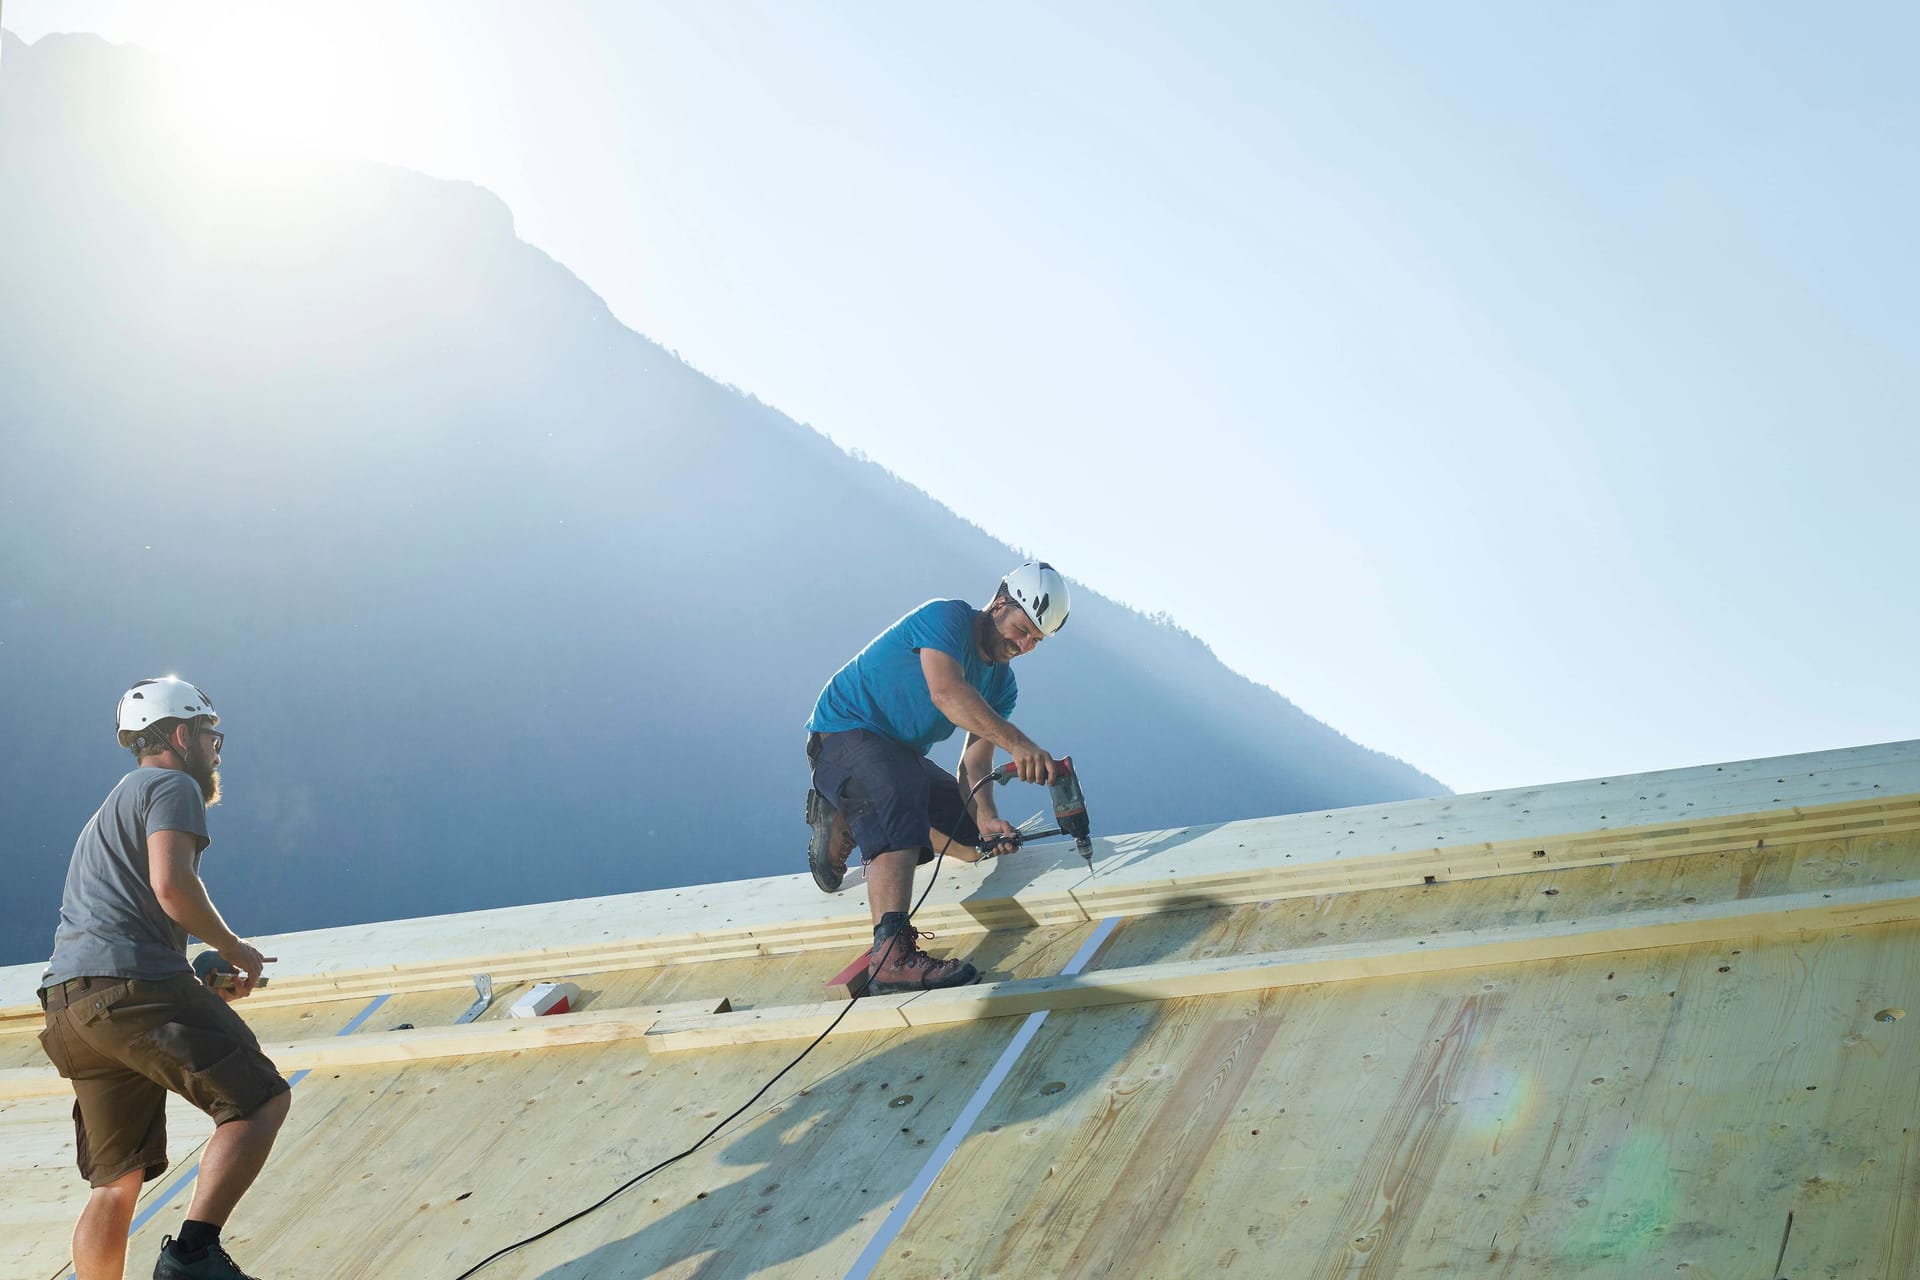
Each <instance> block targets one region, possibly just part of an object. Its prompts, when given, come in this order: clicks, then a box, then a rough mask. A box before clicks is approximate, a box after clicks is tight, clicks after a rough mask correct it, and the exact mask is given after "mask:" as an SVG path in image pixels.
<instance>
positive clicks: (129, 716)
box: [113, 676, 220, 747]
mask: <svg viewBox="0 0 1920 1280" xmlns="http://www.w3.org/2000/svg"><path fill="white" fill-rule="evenodd" d="M196 716H206V717H208V718H209V719H210V720H212V721H213V723H215V724H219V723H220V713H219V712H218V711H215V710H214V709H213V699H211V698H209V697H208V696H207V695H206V694H204V693H202V692H201V691H200V688H199V686H198V685H192V684H188V683H187V682H186V681H185V680H182V679H181V678H180V677H179V676H156V677H154V678H153V679H151V680H142V681H140V683H138V684H136V685H134V686H133V688H131V689H129V690H127V691H126V692H125V693H123V694H121V695H120V706H119V707H118V709H116V710H115V712H114V716H113V719H114V727H115V728H116V729H118V730H119V731H120V745H121V746H123V747H131V746H132V745H133V742H134V739H135V738H137V737H139V736H140V733H141V731H142V730H143V729H145V728H146V727H147V726H148V725H150V724H154V723H156V722H158V721H161V720H192V719H194V718H195V717H196Z"/></svg>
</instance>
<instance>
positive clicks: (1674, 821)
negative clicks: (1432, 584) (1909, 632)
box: [0, 742, 1920, 1030]
mask: <svg viewBox="0 0 1920 1280" xmlns="http://www.w3.org/2000/svg"><path fill="white" fill-rule="evenodd" d="M1915 829H1920V742H1902V743H1891V744H1886V745H1883V746H1875V747H1860V748H1852V749H1848V750H1844V751H1830V752H1820V753H1815V754H1810V755H1803V756H1788V757H1779V758H1775V759H1769V760H1758V761H1743V762H1738V763H1733V764H1726V765H1707V766H1702V767H1700V768H1695V769H1679V770H1669V771H1664V772H1660V773H1650V774H1640V775H1628V776H1623V777H1618V778H1605V779H1596V780H1592V781H1588V782H1574V783H1562V784H1557V785H1554V786H1550V787H1537V788H1522V789H1516V790H1511V791H1500V792H1486V793H1479V794H1476V795H1470V796H1449V797H1443V798H1441V799H1437V800H1422V801H1405V802H1399V803H1395V804H1386V805H1372V806H1364V807H1360V808H1354V809H1344V810H1337V811H1333V812H1328V813H1316V814H1296V815H1291V816H1288V817H1283V818H1273V819H1263V820H1259V821H1253V822H1239V823H1229V824H1226V825H1224V826H1219V827H1213V828H1206V829H1197V830H1180V831H1171V832H1149V833H1142V834H1138V835H1131V836H1121V837H1117V838H1114V839H1110V840H1102V841H1099V842H1098V846H1099V850H1100V852H1099V855H1098V856H1099V865H1098V871H1097V874H1095V875H1092V876H1088V875H1086V874H1085V871H1084V868H1083V867H1082V864H1081V863H1080V861H1079V860H1078V859H1077V858H1075V857H1074V856H1073V855H1072V854H1071V853H1070V852H1067V851H1065V850H1063V849H1061V848H1060V847H1058V846H1054V847H1051V848H1050V847H1048V846H1038V847H1036V848H1033V849H1030V850H1026V851H1023V852H1022V853H1020V854H1019V855H1017V856H1016V857H1014V858H1013V859H1009V860H991V861H988V862H986V863H982V864H977V865H972V866H968V865H965V864H954V863H952V862H949V863H947V864H945V865H944V866H943V869H942V874H941V877H940V884H939V885H938V886H937V887H936V889H935V891H934V893H933V895H932V896H931V898H930V899H929V901H928V904H927V906H926V907H925V908H924V909H923V911H922V913H921V915H920V916H919V917H918V921H919V923H920V924H922V925H923V926H924V927H928V928H932V929H934V930H937V931H940V932H942V933H946V934H967V933H974V934H977V933H980V932H983V931H992V930H996V929H1024V928H1032V927H1034V926H1036V925H1061V924H1072V923H1082V922H1086V921H1089V920H1096V919H1103V918H1106V917H1109V916H1115V915H1119V916H1135V915H1143V914H1150V913H1152V912H1155V911H1160V910H1165V909H1169V908H1172V907H1178V906H1181V905H1185V904H1188V903H1190V902H1193V901H1195V900H1201V899H1204V900H1206V901H1210V902H1214V903H1218V904H1231V903H1236V902H1254V901H1261V900H1267V899H1273V898H1289V897H1304V896H1314V895H1319V894H1325V893H1335V892H1352V891H1358V890H1363V889H1368V888H1380V887H1387V886H1392V885H1404V884H1420V883H1423V882H1424V881H1426V880H1427V878H1428V877H1432V878H1433V879H1435V880H1436V881H1444V880H1459V879H1470V878H1477V877H1483V876H1497V875H1511V874H1525V873H1529V872H1532V871H1537V870H1540V869H1542V868H1543V867H1573V866H1584V865H1600V864H1607V863H1624V862H1629V861H1634V860H1644V859H1656V858H1669V857H1684V856H1688V855H1690V854H1696V853H1704V852H1715V851H1736V850H1752V849H1757V848H1764V847H1765V846H1766V845H1767V843H1768V842H1770V841H1771V842H1772V843H1775V844H1778V843H1781V842H1783V841H1792V840H1807V839H1817V838H1839V837H1844V836H1846V835H1850V834H1862V833H1872V832H1883V833H1891V832H1898V831H1902V830H1915ZM867 927H868V926H867V921H866V915H865V912H864V911H863V910H862V909H861V904H860V903H859V901H858V898H857V895H843V896H842V897H840V898H835V899H822V898H821V897H820V896H819V895H818V894H817V893H815V892H814V891H813V890H812V888H811V884H810V881H809V880H808V878H807V877H805V876H782V877H772V878H768V879H762V880H754V881H742V882H737V883H731V884H724V885H707V886H700V887H697V888H689V889H675V890H660V891H654V892H650V893H641V894H628V895H621V896H618V897H613V898H600V899H590V900H582V901H577V902H570V903H550V904H543V905H540V906H533V907H514V908H504V909H500V910H496V911H489V912H475V913H469V914H467V915H461V916H445V917H434V918H429V919H425V920H414V921H399V922H389V923H385V924H380V925H368V926H354V927H349V928H342V929H329V930H318V931H313V932H309V933H304V934H292V935H285V936H282V937H277V938H272V939H268V940H267V941H268V942H269V943H270V946H271V953H272V954H275V955H278V956H279V957H280V958H281V962H280V964H279V965H278V966H276V968H275V971H274V972H275V984H274V985H273V986H272V987H269V988H267V989H266V990H265V991H263V992H261V993H260V994H259V995H257V996H255V997H254V1000H255V1002H256V1003H255V1007H258V1008H269V1007H273V1006H274V1005H288V1004H305V1003H309V1002H312V1001H315V1000H320V999H326V998H334V999H340V1000H364V999H366V998H367V997H369V996H371V995H374V994H377V993H380V992H386V991H393V990H396V989H400V990H436V989H460V988H464V987H465V986H467V985H468V983H469V982H470V981H471V976H472V974H473V972H475V971H476V970H477V969H479V968H483V967H484V968H487V969H489V971H491V972H492V973H493V974H494V976H495V979H496V981H502V982H505V981H514V980H523V979H535V978H544V977H553V976H557V975H559V974H567V975H580V974H592V973H600V972H610V971H617V970H623V969H631V968H636V967H640V966H643V965H669V964H684V963H689V962H694V961H705V960H715V959H726V958H739V957H747V956H756V955H782V954H796V953H800V952H805V951H811V950H821V949H847V948H850V947H852V946H855V945H858V943H859V942H860V941H861V940H862V939H863V938H864V937H865V935H866V930H867ZM370 955H373V956H381V957H383V959H384V961H385V962H384V963H382V964H381V965H379V966H377V967H372V968H367V967H360V968H355V967H352V965H351V964H350V959H351V958H353V957H365V956H370ZM38 978H39V967H38V966H14V967H12V968H10V969H0V1030H4V1029H13V1030H23V1029H30V1028H32V1027H34V1026H37V1025H38V1022H39V1012H38V1009H37V1007H36V1006H35V1004H34V1002H33V1000H32V991H33V987H34V986H35V985H36V984H37V981H38Z"/></svg>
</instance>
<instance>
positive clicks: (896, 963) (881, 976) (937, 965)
mask: <svg viewBox="0 0 1920 1280" xmlns="http://www.w3.org/2000/svg"><path fill="white" fill-rule="evenodd" d="M923 936H924V937H929V938H930V937H932V936H933V935H932V934H924V935H923V934H922V933H921V932H920V931H919V930H918V929H916V928H914V927H913V926H912V925H911V924H909V923H908V922H907V913H906V912H904V911H889V912H887V913H886V914H885V915H883V916H881V917H880V923H879V924H877V925H875V926H874V927H873V950H872V951H871V952H869V953H868V956H867V993H868V994H869V995H877V996H884V995H891V994H893V993H895V992H898V991H931V990H933V989H934V988H936V987H964V986H966V985H967V984H968V983H969V982H973V981H975V980H976V979H978V978H979V976H980V971H979V970H978V969H975V968H974V967H973V966H972V965H971V964H969V963H968V962H967V961H965V960H936V959H934V958H933V957H932V956H930V955H928V954H927V953H926V952H924V951H922V950H921V949H920V942H919V939H920V938H921V937H923Z"/></svg>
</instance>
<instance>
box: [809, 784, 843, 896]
mask: <svg viewBox="0 0 1920 1280" xmlns="http://www.w3.org/2000/svg"><path fill="white" fill-rule="evenodd" d="M807 825H808V826H809V827H812V828H813V834H812V836H811V837H810V838H809V839H808V840H807V867H808V869H810V870H811V871H812V872H813V882H814V883H815V884H817V885H819V886H820V891H821V892H822V893H838V892H840V885H841V883H842V882H843V881H845V880H846V878H847V859H848V858H849V857H851V856H852V854H853V830H852V828H850V827H848V826H847V820H846V818H845V817H844V816H843V815H842V814H841V812H840V811H839V810H838V809H836V808H834V807H833V806H832V805H830V804H828V803H827V798H826V797H825V796H823V795H821V794H820V793H819V792H818V791H815V790H813V789H812V788H808V790H807Z"/></svg>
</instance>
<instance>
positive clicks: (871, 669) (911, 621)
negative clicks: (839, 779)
mask: <svg viewBox="0 0 1920 1280" xmlns="http://www.w3.org/2000/svg"><path fill="white" fill-rule="evenodd" d="M974 612H975V610H974V607H973V606H972V605H970V604H968V603H967V602H966V601H965V600H929V601H927V602H926V603H925V604H923V605H921V606H920V607H919V608H918V609H915V610H914V611H913V612H912V613H909V614H908V615H907V616H906V617H904V618H902V619H900V621H898V622H896V623H894V624H893V625H892V626H890V627H888V628H887V629H886V630H885V631H882V632H881V633H880V634H879V635H877V636H875V637H874V638H873V642H872V643H871V644H869V645H867V647H866V648H864V649H862V650H861V651H860V652H859V653H857V654H855V655H854V656H853V661H851V662H849V663H848V664H847V665H846V666H844V667H842V668H840V670H838V671H836V672H835V673H834V676H833V679H831V680H829V681H827V687H826V688H824V689H822V690H821V691H820V700H819V701H818V702H816V703H814V705H813V715H812V716H811V717H809V718H808V720H807V729H808V730H809V731H810V732H812V733H843V732H845V731H846V730H848V729H870V730H872V731H873V732H874V733H877V734H879V735H880V736H882V737H884V738H891V739H893V740H894V741H895V742H898V743H900V744H901V745H902V746H907V747H912V748H913V749H914V750H915V751H918V752H919V753H920V754H921V755H925V754H927V752H928V751H929V750H931V749H932V747H933V745H934V744H935V743H937V742H945V741H946V740H947V739H948V738H951V737H952V736H953V731H954V728H955V726H954V723H953V721H951V720H949V719H947V718H946V717H945V716H944V715H942V714H940V708H938V707H936V706H934V705H933V695H932V694H931V693H929V692H927V677H926V674H925V673H924V672H923V671H921V669H920V650H922V649H937V650H939V651H940V652H941V653H944V654H946V655H947V656H948V657H950V658H952V659H953V660H954V661H955V662H958V663H959V664H960V669H961V671H963V672H964V673H965V674H966V678H967V683H968V684H970V685H972V686H973V687H974V690H975V691H976V692H978V693H979V695H980V697H981V698H982V700H984V701H985V702H986V704H987V705H988V706H990V707H992V708H993V709H994V711H996V712H998V713H999V714H1000V715H1001V716H1002V717H1006V716H1011V715H1012V714H1013V704H1014V700H1015V699H1016V698H1017V697H1018V696H1019V689H1018V688H1017V687H1016V686H1015V684H1014V682H1013V668H1011V667H1009V666H1008V665H1007V664H1006V663H1004V662H998V663H994V662H988V661H987V660H986V659H985V658H982V657H981V656H980V648H979V646H978V645H976V644H974V642H973V616H974Z"/></svg>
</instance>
